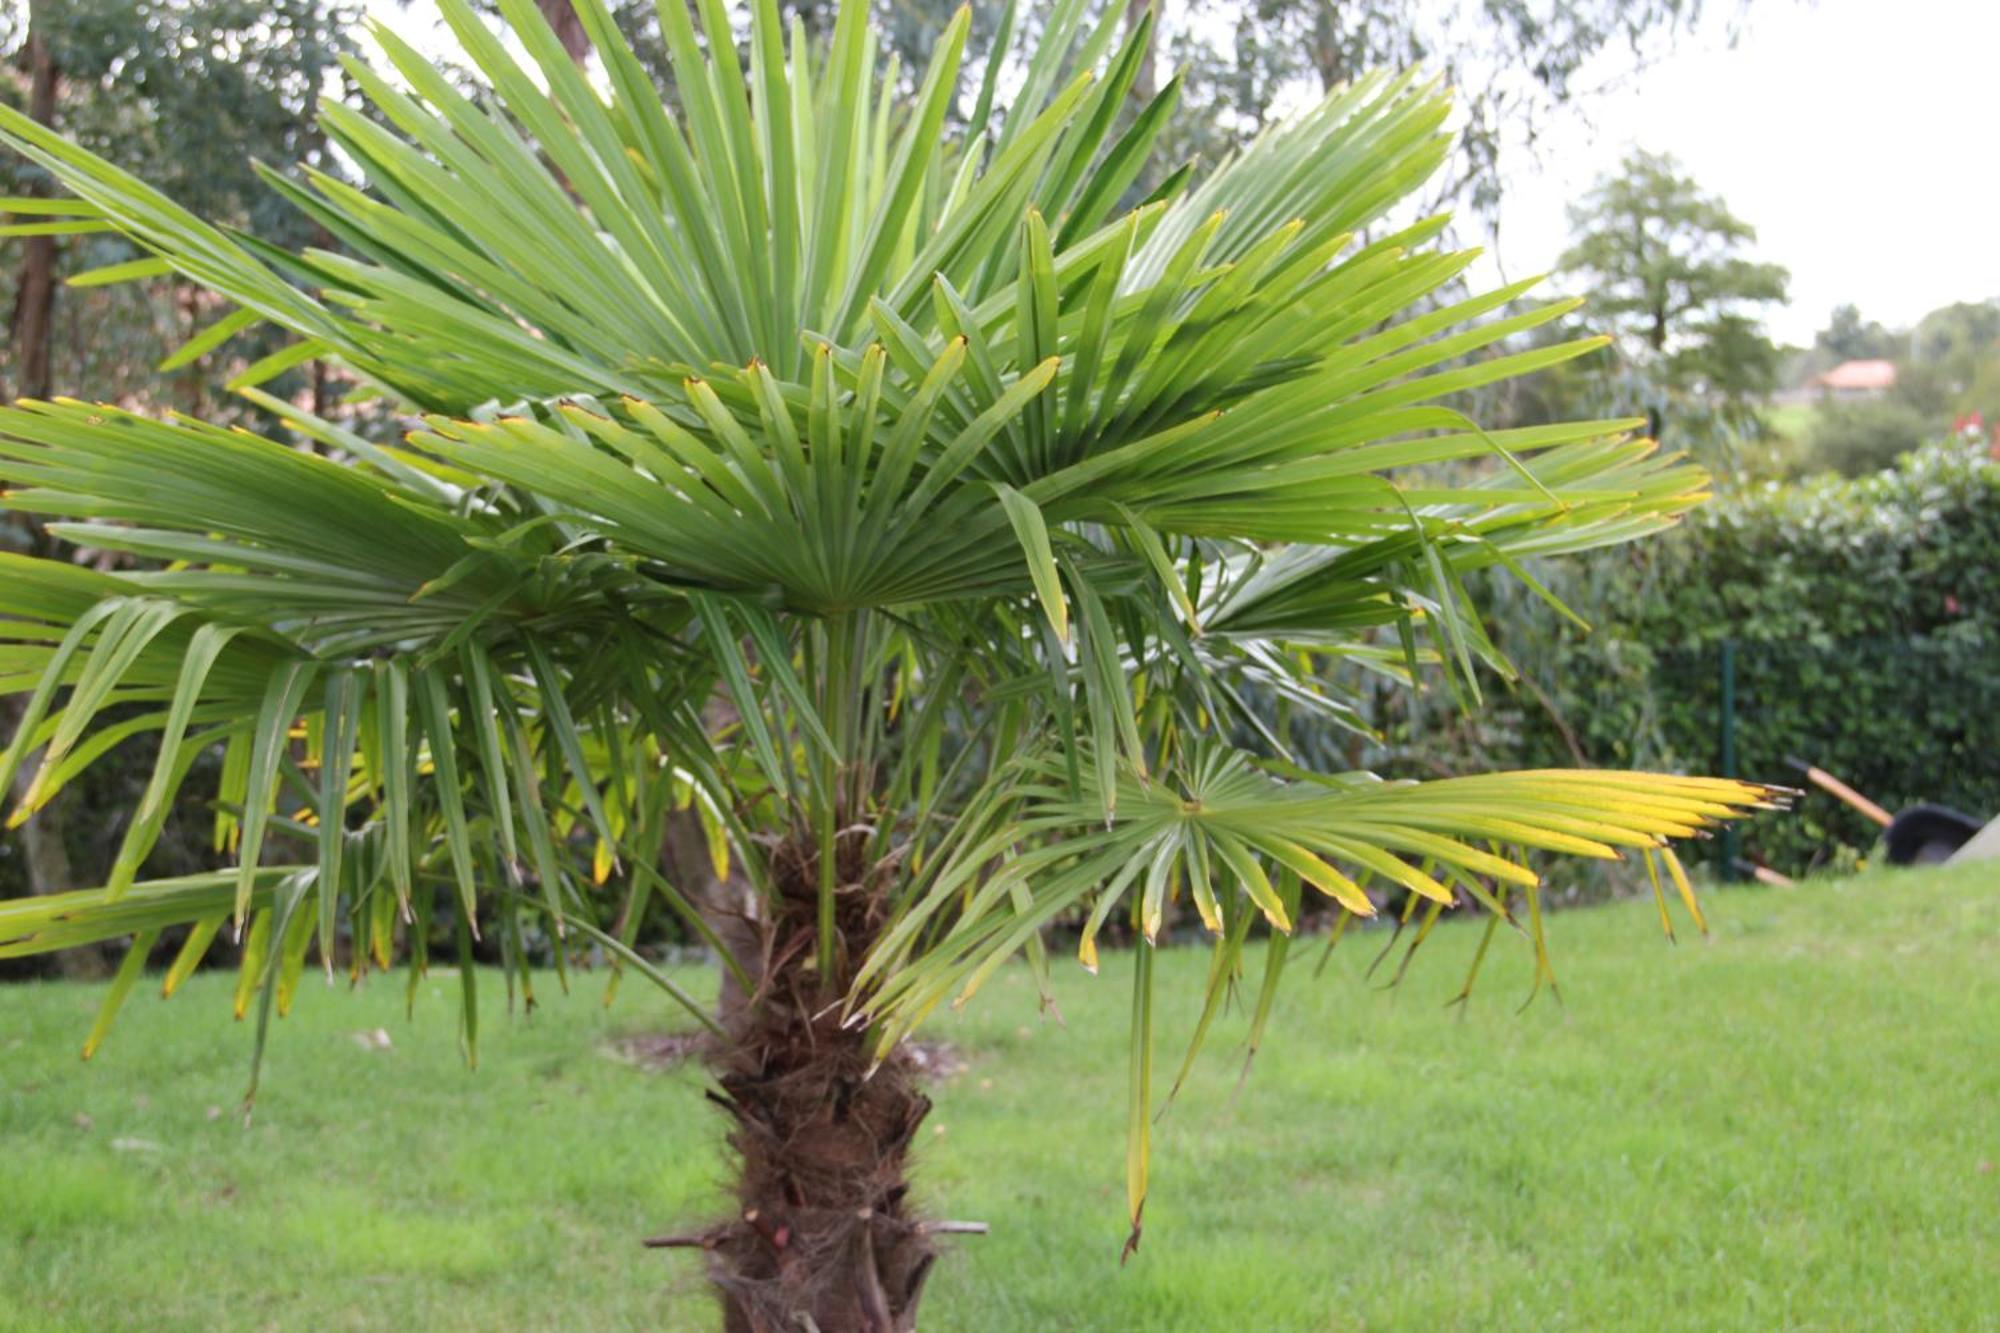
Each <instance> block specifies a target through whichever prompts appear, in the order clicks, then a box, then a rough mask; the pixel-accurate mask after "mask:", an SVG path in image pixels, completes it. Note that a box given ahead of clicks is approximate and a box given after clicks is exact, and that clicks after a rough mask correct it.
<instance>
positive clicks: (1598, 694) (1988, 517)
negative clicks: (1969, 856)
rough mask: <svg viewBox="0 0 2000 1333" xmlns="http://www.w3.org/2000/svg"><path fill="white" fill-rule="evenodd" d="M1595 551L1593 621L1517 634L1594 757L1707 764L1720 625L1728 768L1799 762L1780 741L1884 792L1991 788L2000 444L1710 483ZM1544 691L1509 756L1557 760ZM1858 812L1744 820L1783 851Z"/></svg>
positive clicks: (1786, 864) (1833, 847)
mask: <svg viewBox="0 0 2000 1333" xmlns="http://www.w3.org/2000/svg"><path fill="white" fill-rule="evenodd" d="M1592 564H1593V568H1592V569H1591V570H1590V571H1588V577H1589V580H1590V581H1589V582H1587V583H1583V584H1581V585H1579V586H1580V587H1581V589H1582V591H1583V593H1584V596H1583V597H1582V598H1581V599H1580V600H1581V602H1582V603H1583V604H1582V606H1581V609H1583V610H1584V611H1585V612H1586V614H1587V615H1588V616H1589V617H1590V618H1591V619H1592V620H1594V621H1595V622H1596V624H1597V629H1596V631H1595V633H1593V634H1590V635H1584V634H1581V633H1579V632H1572V631H1569V630H1556V631H1552V638H1553V645H1552V647H1551V648H1550V649H1549V650H1548V651H1545V652H1544V653H1542V654H1540V655H1539V660H1537V655H1536V654H1534V653H1532V652H1529V653H1525V654H1520V655H1517V656H1521V657H1525V658H1526V659H1527V660H1526V661H1525V662H1524V666H1527V667H1529V668H1530V669H1532V670H1533V671H1534V673H1535V675H1536V677H1537V681H1538V684H1539V685H1540V686H1541V687H1542V688H1543V690H1545V691H1546V692H1547V693H1548V694H1549V695H1550V696H1551V698H1552V700H1553V701H1554V709H1553V712H1554V713H1555V714H1557V715H1559V716H1560V717H1561V718H1562V720H1563V724H1564V725H1566V726H1567V727H1568V728H1569V729H1570V730H1571V731H1572V732H1573V733H1574V735H1575V737H1576V740H1577V742H1578V744H1579V745H1580V746H1581V747H1582V749H1583V750H1584V752H1585V753H1586V754H1587V755H1588V757H1589V758H1590V760H1591V761H1592V762H1597V763H1609V762H1618V763H1627V762H1660V761H1662V760H1667V761H1671V762H1677V763H1681V764H1685V765H1688V766H1691V767H1694V768H1713V767H1714V766H1715V765H1717V764H1718V763H1719V762H1720V759H1721V755H1720V715H1721V699H1720V691H1721V679H1720V678H1721V673H1720V660H1721V646H1722V644H1723V643H1724V642H1725V641H1733V642H1734V643H1735V644H1736V677H1737V679H1736V690H1737V699H1736V715H1737V747H1738V766H1739V768H1740V770H1741V771H1742V773H1743V774H1744V775H1746V776H1752V777H1758V778H1763V779H1766V780H1770V781H1786V780H1788V779H1789V780H1791V781H1795V782H1796V781H1797V780H1798V778H1797V775H1796V773H1795V772H1794V771H1793V770H1791V769H1790V767H1789V766H1788V763H1787V759H1788V757H1789V756H1792V755H1798V756H1801V757H1804V758H1807V759H1810V760H1812V761H1813V762H1815V763H1817V764H1818V765H1819V766H1820V767H1822V768H1825V769H1827V770H1829V771H1831V772H1834V773H1836V774H1838V775H1840V776H1841V777H1842V778H1843V779H1845V780H1846V781H1847V782H1848V783H1849V784H1851V785H1852V786H1854V787H1856V788H1858V789H1860V790H1861V791H1863V792H1865V793H1867V794H1868V795H1870V796H1871V797H1872V798H1873V799H1874V800H1875V801H1876V802H1878V803H1879V804H1881V805H1883V806H1886V807H1887V808H1889V809H1890V810H1895V809H1898V808H1901V807H1903V806H1905V805H1909V804H1913V803H1915V802H1917V801H1923V800H1930V801H1940V802H1943V803H1945V804H1948V805H1953V806H1957V807H1959V808H1960V809H1963V810H1965V811H1967V812H1969V813H1972V814H1975V815H1980V816H1985V815H1988V814H1991V813H1993V812H1994V811H1996V810H2000V589H1996V586H1995V583H1994V579H1993V571H1994V570H1995V569H1996V568H2000V466H1996V465H1995V463H1994V462H1992V461H1991V460H1990V459H1988V458H1986V457H1985V456H1983V454H1982V453H1981V452H1980V451H1978V450H1976V449H1973V448H1970V447H1968V446H1966V445H1963V444H1958V443H1946V444H1934V445H1929V446H1925V447H1923V448H1921V449H1919V450H1916V451H1914V452H1912V453H1910V454H1908V455H1906V456H1905V457H1904V458H1903V459H1902V460H1900V461H1899V462H1898V463H1897V465H1896V466H1895V467H1893V468H1891V469H1889V470H1887V471H1884V472H1880V473H1876V474H1873V475H1870V476H1867V477H1862V478H1859V479H1855V480H1847V479H1842V478H1837V477H1826V478H1819V479H1816V480H1814V481H1811V482H1808V483H1805V484H1800V485H1790V486H1786V485H1778V484H1770V485H1766V486H1764V487H1761V488H1758V489H1756V490H1753V491H1749V492H1745V493H1743V494H1740V495H1736V496H1729V497H1723V498H1719V499H1718V500H1717V501H1716V502H1714V503H1713V504H1710V505H1708V506H1706V507H1705V508H1703V509H1702V510H1699V511H1697V512H1696V513H1695V514H1694V515H1693V516H1691V517H1690V518H1689V520H1688V522H1687V523H1686V525H1685V526H1684V527H1683V528H1682V529H1681V530H1680V531H1679V532H1677V533H1675V534H1674V535H1673V536H1672V537H1671V538H1670V539H1669V540H1666V541H1662V542H1658V543H1653V544H1651V545H1650V546H1648V547H1646V548H1644V549H1634V550H1631V551H1629V552H1627V551H1619V552H1611V553H1607V554H1606V555H1605V556H1603V557H1600V558H1599V559H1598V560H1597V561H1594V562H1592ZM1533 632H1534V631H1533V629H1532V628H1528V629H1517V630H1515V632H1514V637H1517V638H1523V637H1532V635H1533ZM1635 685H1636V686H1638V687H1639V688H1636V689H1635V688H1634V686H1635ZM1550 711H1551V710H1544V709H1540V708H1535V707H1523V708H1522V710H1521V713H1520V716H1521V718H1522V744H1523V746H1524V747H1525V748H1526V749H1527V751H1528V755H1527V756H1526V757H1527V758H1528V759H1529V760H1531V761H1540V762H1551V763H1572V762H1574V761H1575V758H1574V755H1573V754H1572V752H1571V750H1570V747H1569V744H1568V743H1567V741H1566V740H1565V739H1564V738H1563V736H1562V734H1561V729H1560V727H1559V726H1558V725H1557V723H1556V721H1555V720H1554V718H1552V717H1551V715H1550ZM1875 832H1876V830H1875V826H1874V825H1873V824H1871V823H1869V822H1868V821H1867V820H1866V819H1864V818H1862V817H1861V816H1859V815H1858V814H1856V813H1854V812H1853V811H1851V810H1849V809H1847V808H1846V807H1844V806H1841V805H1839V804H1838V803H1837V802H1835V801H1834V800H1833V799H1832V798H1831V797H1824V796H1818V795H1815V796H1813V797H1811V798H1809V799H1807V800H1804V801H1802V802H1800V804H1799V807H1798V808H1797V809H1796V810H1795V811H1793V812H1792V813H1790V814H1786V815H1775V816H1769V817H1766V818H1764V819H1760V820H1758V821H1757V822H1756V823H1755V824H1753V825H1751V826H1749V828H1748V829H1747V830H1746V831H1745V835H1744V836H1745V839H1746V846H1747V847H1749V848H1750V850H1752V851H1753V852H1754V853H1755V854H1756V855H1758V856H1759V857H1761V858H1762V859H1764V860H1766V861H1767V862H1768V863H1770V864H1772V865H1774V866H1777V867H1778V868H1780V869H1784V870H1788V871H1797V870H1802V869H1806V868H1808V867H1810V866H1812V865H1814V864H1816V863H1821V862H1824V861H1826V860H1828V859H1829V858H1833V857H1837V856H1840V855H1842V853H1843V849H1846V850H1847V852H1848V853H1850V854H1853V853H1860V852H1865V850H1866V849H1867V848H1868V847H1869V846H1870V845H1871V844H1872V843H1873V841H1874V837H1875Z"/></svg>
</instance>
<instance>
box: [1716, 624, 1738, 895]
mask: <svg viewBox="0 0 2000 1333" xmlns="http://www.w3.org/2000/svg"><path fill="white" fill-rule="evenodd" d="M1721 665H1722V680H1721V682H1720V684H1721V687H1722V707H1721V710H1720V711H1721V714H1722V717H1721V719H1720V720H1721V731H1722V735H1721V738H1720V739H1721V749H1722V754H1721V756H1720V758H1721V761H1722V762H1721V768H1722V774H1721V775H1722V776H1723V777H1725V778H1733V777H1735V776H1736V775H1737V774H1736V640H1734V639H1724V640H1723V641H1722V664H1721ZM1720 841H1721V844H1722V846H1721V852H1722V878H1723V879H1724V880H1725V881H1728V880H1733V879H1735V878H1736V855H1737V839H1736V825H1734V824H1724V825H1723V826H1722V838H1721V840H1720Z"/></svg>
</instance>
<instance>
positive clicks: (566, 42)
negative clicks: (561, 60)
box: [535, 0, 590, 65]
mask: <svg viewBox="0 0 2000 1333" xmlns="http://www.w3.org/2000/svg"><path fill="white" fill-rule="evenodd" d="M535 8H537V9H539V10H541V11H542V17H543V18H544V19H546V20H547V21H548V25H549V26H550V27H551V28H554V29H555V32H556V40H557V41H559V42H561V43H562V47H563V50H565V51H567V52H569V58H570V59H571V60H573V61H575V62H576V63H577V64H579V65H581V64H582V63H583V62H584V58H585V57H587V56H588V55H589V54H590V34H589V33H587V32H585V31H584V30H583V20H582V19H581V18H580V17H578V15H577V12H576V5H575V4H573V3H572V0H535Z"/></svg>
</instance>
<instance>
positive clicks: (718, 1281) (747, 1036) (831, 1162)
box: [653, 830, 936, 1333]
mask: <svg viewBox="0 0 2000 1333" xmlns="http://www.w3.org/2000/svg"><path fill="white" fill-rule="evenodd" d="M865 843H866V835H865V833H864V832H862V831H861V830H854V831H853V832H852V833H851V834H850V835H849V836H847V837H845V838H843V839H842V840H841V842H840V846H841V857H840V860H841V865H840V867H839V869H840V874H839V875H838V880H839V883H840V885H841V888H840V890H839V892H838V893H837V894H836V897H835V907H836V910H835V941H836V951H835V952H836V961H835V965H834V968H833V971H832V974H831V975H830V976H822V975H820V972H819V969H818V966H817V964H816V962H815V958H816V952H817V938H818V937H817V915H818V914H817V891H816V886H817V884H818V880H819V871H818V864H817V855H816V853H814V852H813V851H811V850H810V849H806V850H803V851H802V850H800V849H797V848H795V847H792V846H789V845H788V846H785V847H781V848H779V849H778V852H777V854H776V856H774V858H773V862H772V868H773V878H774V880H775V882H776V885H777V887H778V890H779V899H780V900H779V902H778V904H777V906H776V907H774V908H772V909H770V911H769V914H768V918H769V919H768V920H767V921H765V922H764V923H763V927H762V946H761V951H762V953H763V957H762V960H761V963H762V966H761V967H760V968H755V969H753V974H754V975H755V976H756V978H757V989H756V991H755V992H754V993H753V994H751V995H749V996H747V997H745V998H744V1000H743V1002H742V1003H741V1004H739V1005H737V1006H735V1007H734V1008H733V1009H730V1010H726V1011H725V1013H724V1015H723V1020H722V1021H723V1028H724V1035H723V1037H721V1038H720V1039H718V1040H716V1041H714V1042H713V1043H712V1044H711V1046H710V1048H709V1050H708V1052H707V1060H708V1065H709V1068H710V1070H711V1071H712V1072H713V1074H714V1075H715V1078H716V1082H717V1084H718V1087H717V1088H716V1089H715V1090H713V1091H711V1092H710V1093H709V1096H710V1098H711V1099H712V1100H714V1101H715V1102H716V1103H717V1104H718V1105H720V1106H721V1107H722V1108H723V1110H724V1111H726V1112H727V1113H728V1115H729V1116H730V1118H731V1122H732V1123H731V1128H730V1134H729V1144H730V1147H731V1148H732V1149H733V1150H734V1152H735V1154H736V1158H737V1164H738V1179H737V1187H736V1216H735V1217H733V1218H731V1219H729V1220H728V1221H726V1222H724V1223H721V1224H719V1225H717V1226H715V1227H712V1228H710V1229H709V1230H707V1231H706V1232H703V1233H701V1234H699V1235H695V1236H687V1237H674V1238H668V1239H665V1240H662V1241H656V1242H653V1243H654V1244H657V1245H680V1246H699V1247H700V1248H701V1249H703V1250H705V1251H706V1252H707V1257H708V1268H709V1276H710V1279H711V1280H712V1281H713V1282H714V1284H715V1287H716V1290H717V1294H718V1296H719V1298H720V1300H721V1303H722V1314H723V1327H724V1329H725V1330H727V1333H792V1331H793V1330H797V1329H809V1328H816V1329H818V1330H819V1333H905V1330H909V1329H914V1328H915V1327H916V1315H917V1303H918V1300H919V1298H920V1296H921V1295H922V1292H923V1286H924V1280H925V1277H926V1276H927V1275H928V1273H929V1271H930V1267H931V1263H932V1261H933V1260H934V1259H935V1257H936V1251H935V1249H934V1248H933V1246H932V1244H931V1242H930V1240H929V1237H928V1234H927V1232H926V1230H925V1227H924V1226H923V1224H922V1223H921V1222H920V1221H919V1220H918V1219H917V1217H916V1216H915V1215H914V1210H913V1209H912V1207H911V1203H910V1199H909V1179H908V1165H909V1153H910V1148H911V1144H912V1143H913V1141H914V1140H915V1138H916V1133H917V1129H918V1128H919V1126H921V1125H922V1124H923V1120H924V1117H925V1116H926V1115H927V1114H928V1113H929V1111H930V1099H929V1098H927V1097H925V1096H924V1094H923V1093H922V1092H921V1091H919V1090H918V1088H917V1086H916V1080H915V1071H914V1070H913V1068H912V1067H911V1065H910V1063H909V1061H908V1059H907V1057H906V1056H904V1055H903V1053H902V1052H900V1051H898V1052H895V1053H892V1054H891V1055H890V1056H889V1057H888V1058H887V1059H886V1060H884V1061H883V1062H882V1064H881V1065H880V1066H879V1067H877V1068H874V1069H873V1070H871V1069H870V1057H871V1054H872V1052H871V1051H870V1049H869V1048H868V1046H867V1045H865V1044H864V1036H863V1033H861V1032H860V1031H858V1030H856V1029H853V1028H846V1027H843V1026H842V1024H841V1012H840V1005H839V1001H840V999H841V997H842V996H843V995H845V993H846V991H847V988H848V986H849V985H850V984H851V982H852V980H853V976H854V970H855V968H856V967H857V966H858V965H859V962H860V960H861V959H862V957H864V956H865V954H866V952H867V949H868V947H869V945H870V944H872V943H873V942H874V940H875V938H876V937H877V935H878V934H879V933H880V930H881V927H882V917H883V914H884V911H885V909H886V905H887V901H888V897H887V893H886V888H887V885H886V883H885V880H886V878H887V876H888V875H889V874H890V873H892V870H891V868H890V867H885V866H872V867H871V866H867V865H865V864H863V857H862V850H863V847H864V846H865Z"/></svg>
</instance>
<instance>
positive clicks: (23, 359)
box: [12, 0, 61, 398]
mask: <svg viewBox="0 0 2000 1333" xmlns="http://www.w3.org/2000/svg"><path fill="white" fill-rule="evenodd" d="M28 16H29V17H28V44H27V64H28V114H29V116H31V117H33V118H34V119H35V120H36V121H38V122H39V123H41V124H43V125H53V124H55V120H56V88H57V84H58V81H59V80H60V78H61V71H59V70H58V69H57V68H56V58H55V52H54V51H53V50H52V49H51V48H50V46H49V42H48V36H47V31H46V28H45V26H44V25H45V24H46V22H47V15H46V14H45V13H44V12H43V7H42V3H41V0H35V2H34V3H32V4H30V5H29V6H28ZM55 306H56V238H55V237H53V236H30V237H28V238H27V243H26V244H25V245H24V246H23V247H22V260H21V282H20V286H19V287H18V288H16V290H15V293H14V319H13V329H12V334H13V343H14V363H15V365H17V366H18V367H19V368H20V369H19V371H18V372H17V373H18V375H19V382H18V383H17V384H16V385H15V391H16V393H17V394H18V395H19V396H20V397H23V398H47V397H48V396H49V388H50V372H49V344H50V343H51V342H52V341H53V339H52V337H51V332H52V324H53V321H54V318H55Z"/></svg>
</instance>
